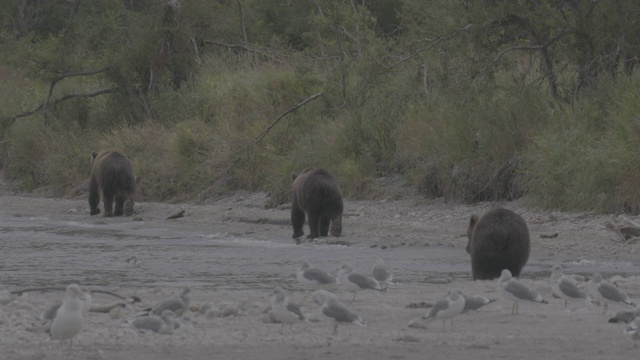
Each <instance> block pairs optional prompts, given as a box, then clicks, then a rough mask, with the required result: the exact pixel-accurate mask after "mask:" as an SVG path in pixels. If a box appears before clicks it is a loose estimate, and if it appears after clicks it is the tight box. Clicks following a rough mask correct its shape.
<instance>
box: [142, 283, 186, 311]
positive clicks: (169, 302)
mask: <svg viewBox="0 0 640 360" xmlns="http://www.w3.org/2000/svg"><path fill="white" fill-rule="evenodd" d="M190 291H191V288H190V287H188V286H185V287H184V288H182V291H181V292H180V295H174V296H172V297H170V298H168V299H166V300H163V301H162V302H160V303H159V304H157V305H156V306H155V307H154V308H153V309H152V310H151V313H153V314H154V315H160V314H162V312H163V311H165V310H167V309H168V310H171V311H173V313H174V314H175V315H176V316H182V314H184V313H185V312H186V311H187V310H189V305H190V304H191V299H190V298H189V297H188V296H187V294H189V292H190Z"/></svg>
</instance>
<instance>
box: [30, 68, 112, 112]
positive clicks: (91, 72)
mask: <svg viewBox="0 0 640 360" xmlns="http://www.w3.org/2000/svg"><path fill="white" fill-rule="evenodd" d="M108 69H109V68H108V67H103V68H99V69H91V70H83V71H75V72H66V73H61V74H59V75H58V76H57V77H55V78H53V79H52V80H51V84H49V93H48V94H47V98H46V99H45V101H44V103H43V104H42V111H43V113H44V114H45V116H46V115H47V108H48V107H49V101H50V100H51V96H52V94H53V88H54V87H55V86H56V84H57V83H58V82H59V81H62V80H64V79H66V78H70V77H76V76H88V75H96V74H100V73H103V72H105V71H107V70H108Z"/></svg>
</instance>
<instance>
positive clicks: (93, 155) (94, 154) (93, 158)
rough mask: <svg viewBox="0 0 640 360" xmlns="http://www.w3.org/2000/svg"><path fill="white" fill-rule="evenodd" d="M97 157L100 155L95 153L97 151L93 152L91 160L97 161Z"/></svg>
mask: <svg viewBox="0 0 640 360" xmlns="http://www.w3.org/2000/svg"><path fill="white" fill-rule="evenodd" d="M96 156H98V153H97V152H95V151H92V152H91V160H95V159H96Z"/></svg>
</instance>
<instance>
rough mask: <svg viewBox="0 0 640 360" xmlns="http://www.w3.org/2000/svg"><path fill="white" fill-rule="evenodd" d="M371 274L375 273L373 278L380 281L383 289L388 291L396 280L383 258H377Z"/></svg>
mask: <svg viewBox="0 0 640 360" xmlns="http://www.w3.org/2000/svg"><path fill="white" fill-rule="evenodd" d="M371 274H372V275H373V278H374V279H376V281H377V282H378V283H380V286H381V287H382V290H383V291H387V288H388V287H389V285H391V283H394V282H395V278H394V276H393V274H392V273H391V272H390V271H389V269H388V268H387V265H385V263H384V260H382V259H378V260H376V264H375V265H374V266H373V269H372V270H371Z"/></svg>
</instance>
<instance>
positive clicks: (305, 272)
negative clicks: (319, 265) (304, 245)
mask: <svg viewBox="0 0 640 360" xmlns="http://www.w3.org/2000/svg"><path fill="white" fill-rule="evenodd" d="M296 278H297V279H298V282H299V283H300V285H302V286H303V287H304V288H306V289H310V290H319V289H325V290H330V289H335V288H337V286H338V282H337V280H336V278H335V277H333V276H331V275H329V274H327V273H326V272H325V271H324V270H320V269H316V268H312V267H309V263H307V262H306V261H303V262H302V263H300V267H299V268H298V271H297V272H296Z"/></svg>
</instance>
